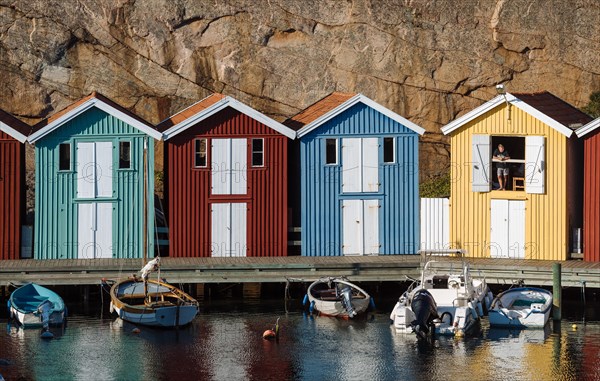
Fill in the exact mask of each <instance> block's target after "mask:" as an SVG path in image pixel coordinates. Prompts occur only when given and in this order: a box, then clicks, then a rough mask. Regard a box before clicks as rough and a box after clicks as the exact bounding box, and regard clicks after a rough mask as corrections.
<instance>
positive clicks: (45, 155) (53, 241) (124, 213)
mask: <svg viewBox="0 0 600 381" xmlns="http://www.w3.org/2000/svg"><path fill="white" fill-rule="evenodd" d="M145 137H146V135H145V134H144V133H143V132H141V131H139V130H138V129H136V128H134V127H132V126H130V125H128V124H126V123H124V122H122V121H120V120H119V119H117V118H114V117H112V116H110V115H108V114H106V113H105V112H104V111H102V110H99V109H97V108H91V109H90V110H88V111H86V112H85V113H83V114H81V115H79V116H78V117H76V118H74V119H73V120H71V121H69V122H67V123H66V124H65V125H63V126H61V127H59V128H58V130H56V131H54V132H52V133H51V134H50V135H48V136H46V137H44V138H43V139H41V140H40V141H38V142H37V143H36V146H35V153H36V157H35V165H36V177H35V185H36V192H35V232H34V239H35V242H34V258H36V259H67V258H69V259H71V258H77V257H78V253H77V243H78V237H77V234H78V233H77V227H78V202H77V200H76V193H77V189H76V187H77V173H76V164H75V163H76V160H77V153H76V144H77V142H81V141H112V142H113V171H112V176H113V197H112V201H110V202H112V203H113V227H112V241H113V257H115V258H141V257H143V236H144V232H143V223H144V207H143V205H144V198H143V196H144V193H143V189H144V188H143V147H144V139H145ZM121 140H127V141H131V166H132V168H131V169H128V170H119V169H118V165H119V159H118V150H119V145H118V142H119V141H121ZM153 140H154V139H153V138H150V137H148V163H149V179H150V181H149V182H148V186H149V189H148V194H149V197H148V236H149V237H153V234H152V233H151V232H153V231H154V229H153V228H152V227H153V226H154V197H153V196H152V195H153V194H154V181H153V179H154V141H153ZM60 143H71V169H72V170H71V171H64V172H59V171H58V155H59V144H60ZM149 242H150V247H149V248H148V252H149V253H152V250H153V245H152V242H153V240H152V239H150V240H149ZM149 256H152V254H149Z"/></svg>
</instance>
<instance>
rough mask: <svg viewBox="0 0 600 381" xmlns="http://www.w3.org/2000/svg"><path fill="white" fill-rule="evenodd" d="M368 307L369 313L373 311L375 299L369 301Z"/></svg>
mask: <svg viewBox="0 0 600 381" xmlns="http://www.w3.org/2000/svg"><path fill="white" fill-rule="evenodd" d="M369 307H371V311H375V299H373V297H371V300H369Z"/></svg>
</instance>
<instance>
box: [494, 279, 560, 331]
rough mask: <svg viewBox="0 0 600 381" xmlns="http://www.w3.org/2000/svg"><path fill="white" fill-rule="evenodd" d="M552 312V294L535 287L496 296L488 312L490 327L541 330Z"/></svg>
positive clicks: (513, 289) (507, 291)
mask: <svg viewBox="0 0 600 381" xmlns="http://www.w3.org/2000/svg"><path fill="white" fill-rule="evenodd" d="M551 310H552V293H551V292H550V291H547V290H544V289H543V288H537V287H518V288H511V289H509V290H506V291H504V292H502V293H501V294H499V295H498V296H496V298H495V299H494V301H493V302H492V306H491V308H490V311H489V319H490V326H492V327H522V328H543V327H544V326H545V325H546V323H547V322H548V318H549V317H550V311H551Z"/></svg>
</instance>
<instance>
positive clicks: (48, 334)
mask: <svg viewBox="0 0 600 381" xmlns="http://www.w3.org/2000/svg"><path fill="white" fill-rule="evenodd" d="M40 337H41V338H42V339H53V338H54V334H53V333H52V332H50V331H44V332H42V334H41V335H40Z"/></svg>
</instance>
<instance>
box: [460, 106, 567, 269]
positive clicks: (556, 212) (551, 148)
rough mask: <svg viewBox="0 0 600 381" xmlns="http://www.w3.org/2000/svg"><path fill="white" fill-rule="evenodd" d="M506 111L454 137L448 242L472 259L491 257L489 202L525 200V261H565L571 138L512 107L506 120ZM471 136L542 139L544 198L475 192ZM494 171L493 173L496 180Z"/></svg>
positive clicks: (491, 114) (518, 193)
mask: <svg viewBox="0 0 600 381" xmlns="http://www.w3.org/2000/svg"><path fill="white" fill-rule="evenodd" d="M506 108H507V106H506V104H504V105H502V106H498V107H496V108H495V109H492V110H490V111H488V112H487V113H485V114H483V115H481V116H479V117H478V118H477V119H474V120H472V121H470V122H468V123H465V125H463V126H461V127H460V128H459V129H457V130H455V131H453V132H452V133H451V137H450V145H451V148H450V154H451V163H452V165H451V186H450V189H451V190H450V192H451V197H450V242H451V244H452V246H453V247H454V248H461V249H466V250H467V251H468V254H467V255H468V256H471V257H483V258H485V257H490V235H491V232H490V230H491V223H490V217H491V200H492V199H505V200H506V199H509V200H525V242H526V244H525V259H545V260H566V259H567V251H568V245H569V240H568V236H569V235H568V229H569V226H568V221H567V186H566V179H567V168H568V167H567V137H566V136H564V135H563V134H561V133H560V132H558V131H557V130H555V129H553V128H552V127H550V126H548V125H547V124H545V123H543V122H541V121H540V120H538V119H536V118H534V117H532V116H531V115H529V114H528V113H526V112H524V111H522V110H521V109H519V108H517V107H515V106H511V107H510V120H508V119H507V115H508V113H507V110H506ZM473 134H486V135H509V136H529V135H536V136H544V137H545V161H546V171H545V180H546V182H545V193H544V194H529V193H526V192H524V191H498V190H492V191H490V192H473V191H472V189H471V183H472V176H473V174H472V168H471V163H472V162H473V160H472V157H471V156H472V148H471V139H472V136H473ZM494 149H495V147H491V151H490V152H493V150H494ZM508 150H509V153H510V148H508ZM491 172H492V171H491V168H490V175H491V176H492V177H493V178H495V176H496V173H491ZM511 181H512V180H511Z"/></svg>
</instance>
